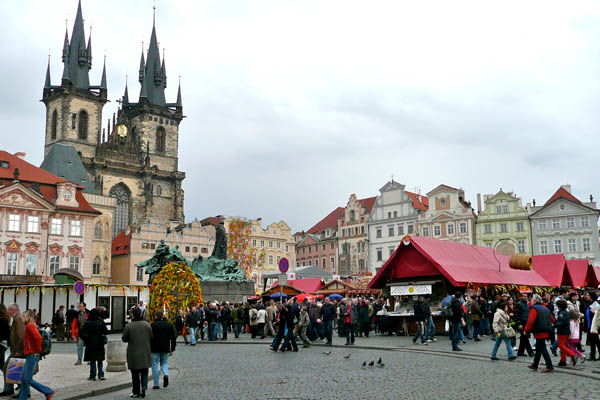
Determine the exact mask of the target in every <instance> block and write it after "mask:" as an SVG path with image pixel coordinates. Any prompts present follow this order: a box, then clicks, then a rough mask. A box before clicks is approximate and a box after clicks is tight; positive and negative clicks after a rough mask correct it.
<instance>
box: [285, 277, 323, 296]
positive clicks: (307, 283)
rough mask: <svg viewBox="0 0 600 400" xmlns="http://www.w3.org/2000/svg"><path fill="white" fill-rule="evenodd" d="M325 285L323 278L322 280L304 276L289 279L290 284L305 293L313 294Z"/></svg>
mask: <svg viewBox="0 0 600 400" xmlns="http://www.w3.org/2000/svg"><path fill="white" fill-rule="evenodd" d="M323 285H324V284H323V280H321V278H304V279H293V280H289V281H288V286H292V287H294V288H296V289H298V290H301V291H303V292H304V293H311V294H314V293H315V292H316V291H317V290H319V289H321V288H322V287H323Z"/></svg>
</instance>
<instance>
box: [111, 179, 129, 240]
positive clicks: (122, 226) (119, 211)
mask: <svg viewBox="0 0 600 400" xmlns="http://www.w3.org/2000/svg"><path fill="white" fill-rule="evenodd" d="M108 195H109V196H110V197H114V198H115V199H117V208H116V209H115V213H114V214H113V232H112V233H113V238H114V237H115V236H117V235H118V234H119V233H121V232H123V231H125V230H126V229H127V226H128V225H129V224H130V223H131V191H130V190H129V188H128V187H127V186H125V185H124V184H123V183H119V184H117V185H115V186H113V187H112V189H110V192H109V194H108Z"/></svg>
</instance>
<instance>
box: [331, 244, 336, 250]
mask: <svg viewBox="0 0 600 400" xmlns="http://www.w3.org/2000/svg"><path fill="white" fill-rule="evenodd" d="M334 248H335V243H333V242H331V250H333V249H334Z"/></svg>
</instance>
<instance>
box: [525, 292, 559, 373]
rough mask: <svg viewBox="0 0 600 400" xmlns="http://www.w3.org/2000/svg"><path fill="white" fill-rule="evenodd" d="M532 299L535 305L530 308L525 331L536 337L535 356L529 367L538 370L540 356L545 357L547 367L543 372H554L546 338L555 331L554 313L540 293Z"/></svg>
mask: <svg viewBox="0 0 600 400" xmlns="http://www.w3.org/2000/svg"><path fill="white" fill-rule="evenodd" d="M532 300H533V307H531V309H530V310H529V318H528V319H527V325H526V326H525V333H526V334H527V333H529V332H532V333H533V337H534V338H535V356H534V357H533V364H531V365H529V368H530V369H532V370H534V371H537V369H538V365H539V363H540V358H541V357H544V361H545V362H546V368H545V369H544V370H543V371H542V372H553V371H554V367H553V366H552V359H551V358H550V354H548V349H547V348H546V339H548V338H549V337H550V333H551V332H552V331H553V328H552V313H551V312H550V310H548V308H546V307H544V305H543V300H542V298H541V297H540V295H537V294H534V295H533V298H532Z"/></svg>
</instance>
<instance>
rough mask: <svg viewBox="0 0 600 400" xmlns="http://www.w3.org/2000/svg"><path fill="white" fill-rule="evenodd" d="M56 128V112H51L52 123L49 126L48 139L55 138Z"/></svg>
mask: <svg viewBox="0 0 600 400" xmlns="http://www.w3.org/2000/svg"><path fill="white" fill-rule="evenodd" d="M57 130H58V112H57V111H56V110H54V111H53V112H52V124H51V126H50V139H52V140H54V139H56V131H57Z"/></svg>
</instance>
